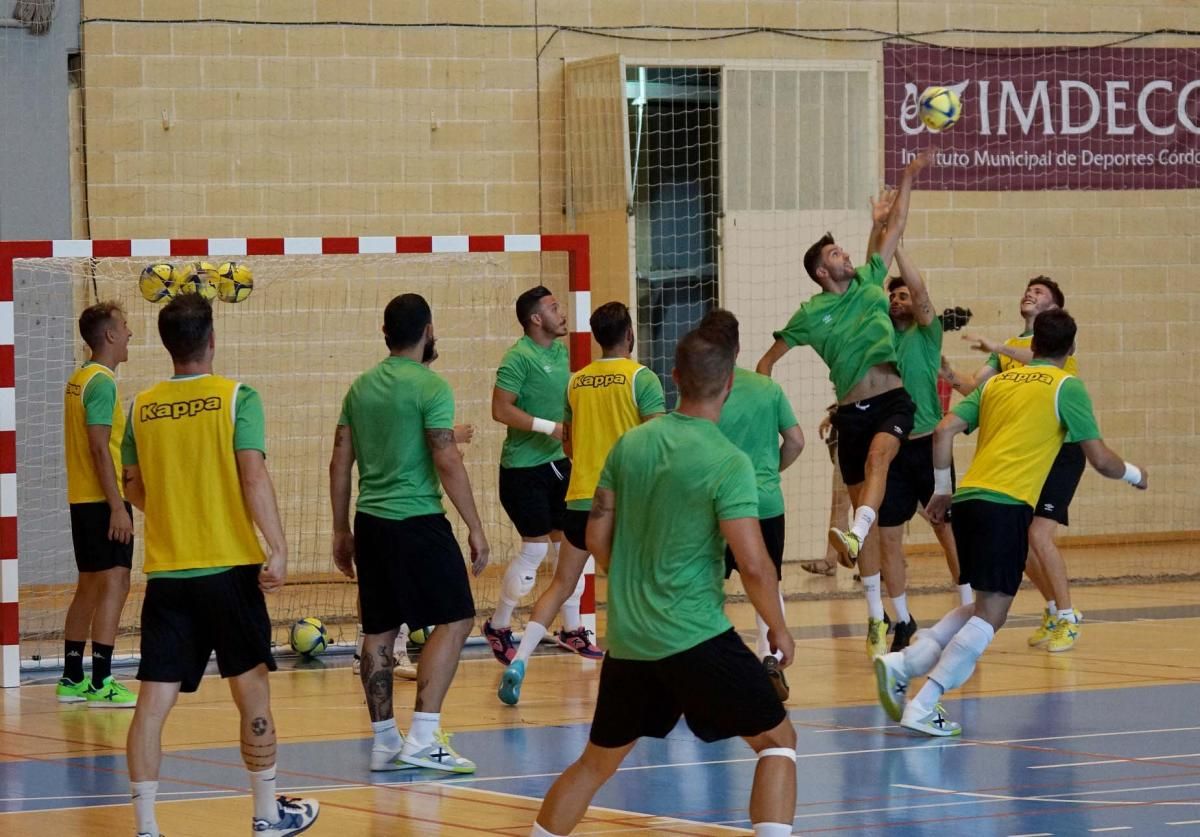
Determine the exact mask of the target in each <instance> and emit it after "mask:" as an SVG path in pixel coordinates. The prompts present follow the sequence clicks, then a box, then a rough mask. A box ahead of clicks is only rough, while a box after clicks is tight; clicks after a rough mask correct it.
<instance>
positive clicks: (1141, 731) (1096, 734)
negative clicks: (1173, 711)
mask: <svg viewBox="0 0 1200 837" xmlns="http://www.w3.org/2000/svg"><path fill="white" fill-rule="evenodd" d="M1197 731H1200V727H1168V728H1166V729H1129V730H1116V731H1112V732H1085V733H1077V734H1075V735H1046V736H1041V737H1039V738H1004V739H996V740H992V739H985V740H980V741H979V742H978V743H980V744H1027V743H1030V742H1033V741H1069V740H1072V739H1076V738H1111V737H1113V736H1117V735H1157V734H1158V733H1168V732H1197Z"/></svg>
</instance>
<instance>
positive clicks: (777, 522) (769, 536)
mask: <svg viewBox="0 0 1200 837" xmlns="http://www.w3.org/2000/svg"><path fill="white" fill-rule="evenodd" d="M783 517H784V516H783V515H782V514H781V515H778V516H776V517H768V518H764V519H762V520H759V521H758V528H760V529H762V536H763V543H765V544H766V545H767V554H768V555H770V556H771V563H772V564H774V565H775V577H776V578H778V579H779V580H781V581H782V580H783V536H784V534H786V527H785V526H784V525H783ZM736 569H737V562H735V561H734V560H733V550H732V549H730V548H729V547H728V546H726V547H725V577H726V578H729V576H731V575H733V571H734V570H736Z"/></svg>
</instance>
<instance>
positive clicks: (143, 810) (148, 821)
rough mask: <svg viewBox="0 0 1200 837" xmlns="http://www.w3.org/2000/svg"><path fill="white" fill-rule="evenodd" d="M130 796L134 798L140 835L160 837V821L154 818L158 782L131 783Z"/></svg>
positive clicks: (134, 813) (135, 816)
mask: <svg viewBox="0 0 1200 837" xmlns="http://www.w3.org/2000/svg"><path fill="white" fill-rule="evenodd" d="M129 795H130V796H131V797H132V798H133V816H134V819H136V820H137V830H138V833H139V834H153V835H154V837H158V820H157V819H155V817H154V797H156V796H157V795H158V782H130V783H129Z"/></svg>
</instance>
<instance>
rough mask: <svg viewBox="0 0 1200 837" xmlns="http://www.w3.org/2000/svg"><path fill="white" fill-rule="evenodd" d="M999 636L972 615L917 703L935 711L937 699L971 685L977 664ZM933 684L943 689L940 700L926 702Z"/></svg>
mask: <svg viewBox="0 0 1200 837" xmlns="http://www.w3.org/2000/svg"><path fill="white" fill-rule="evenodd" d="M995 636H996V631H995V630H994V629H993V628H992V626H991V625H989V624H988V623H987V622H985V621H984V620H982V619H980V618H979V617H978V616H972V617H971V618H970V619H968V620H967V623H966V624H965V625H963V626H962V628H960V629H959V631H958V633H956V634H955V635H954V639H952V640H950V643H949V644H948V645H947V646H946V649H945V650H944V651H942V656H941V657H939V658H938V661H937V665H935V666H934V667H933V669H932V670H930V672H929V680H927V681H926V683H925V686H923V687H922V688H921V692H920V694H918V695H917V701H918V702H919V703H920V704H921V706H922V707H923V708H924V709H925V711H926V712H928V711H930V710H932V709H933V704H934V703H937V698H940V697H941V696H942V694H943V693H945V692H948V691H950V690H951V689H957V688H958V687H959V686H961V685H962V684H963V683H966V682H967V680H968V679H969V678H970V676H971V673H972V672H974V671H975V663H977V662H978V661H979V658H980V657H981V656H983V652H984V651H986V650H987V647H988V645H990V644H991V642H992V639H994V638H995ZM930 683H933V684H934V685H935V686H936V687H937V690H939V691H938V694H937V697H936V698H934V700H933V701H932V702H930V701H928V700H926V697H927V696H926V689H927V688H929V684H930ZM933 691H935V690H933V689H931V690H930V692H931V693H932V692H933Z"/></svg>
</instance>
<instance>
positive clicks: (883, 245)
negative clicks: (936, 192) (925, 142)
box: [878, 148, 934, 267]
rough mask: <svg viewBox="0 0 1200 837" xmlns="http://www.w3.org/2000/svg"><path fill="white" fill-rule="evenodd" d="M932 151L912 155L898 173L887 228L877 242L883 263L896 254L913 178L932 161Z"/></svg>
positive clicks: (905, 223)
mask: <svg viewBox="0 0 1200 837" xmlns="http://www.w3.org/2000/svg"><path fill="white" fill-rule="evenodd" d="M933 153H934V152H933V149H931V148H927V149H925V150H924V151H922V152H921V153H920V154H918V155H917V156H916V157H913V158H912V160H910V161H909V163H908V165H907V166H905V167H904V171H903V172H902V173H901V174H900V188H899V189H898V190H897V193H896V199H895V201H894V202H893V203H892V209H891V212H890V213H889V215H888V219H887V229H886V230H884V233H883V238H882V239H881V240H880V242H879V251H878V252H879V257H880V258H881V259H883V263H884V265H887V266H889V267H890V266H891V264H892V257H893V256H894V255H895V254H896V248H897V247H899V246H900V239H901V238H902V237H903V236H904V227H905V226H906V225H907V224H908V204H909V201H910V200H911V199H912V186H913V180H914V179H915V178H916V176H917V175H918V174H919V173H920V172H921V170H922V169H924V168H925V167H926V166H928V165H930V164H931V163H932V162H933Z"/></svg>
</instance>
